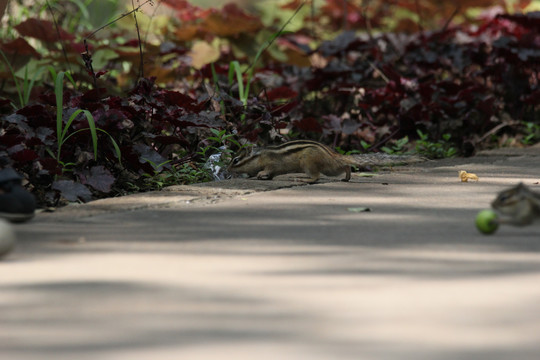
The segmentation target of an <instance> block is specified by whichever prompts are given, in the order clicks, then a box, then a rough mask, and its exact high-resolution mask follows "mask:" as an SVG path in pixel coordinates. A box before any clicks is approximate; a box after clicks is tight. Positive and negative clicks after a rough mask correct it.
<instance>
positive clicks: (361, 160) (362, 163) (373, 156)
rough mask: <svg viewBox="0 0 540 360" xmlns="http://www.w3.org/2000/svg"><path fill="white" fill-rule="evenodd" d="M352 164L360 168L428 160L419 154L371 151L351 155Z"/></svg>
mask: <svg viewBox="0 0 540 360" xmlns="http://www.w3.org/2000/svg"><path fill="white" fill-rule="evenodd" d="M350 159H352V165H356V166H358V167H360V168H370V167H377V166H390V165H409V164H415V163H420V162H424V161H427V159H426V158H424V157H422V156H418V155H390V154H386V153H369V154H355V155H350Z"/></svg>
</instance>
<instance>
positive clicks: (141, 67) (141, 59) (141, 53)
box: [131, 0, 144, 80]
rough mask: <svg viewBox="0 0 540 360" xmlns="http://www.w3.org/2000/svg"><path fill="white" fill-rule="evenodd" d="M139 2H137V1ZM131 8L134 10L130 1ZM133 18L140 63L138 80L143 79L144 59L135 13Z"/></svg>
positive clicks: (133, 5)
mask: <svg viewBox="0 0 540 360" xmlns="http://www.w3.org/2000/svg"><path fill="white" fill-rule="evenodd" d="M137 1H139V0H137ZM131 7H133V8H135V4H134V3H133V0H131ZM133 18H134V19H135V29H136V30H137V39H138V40H139V56H140V63H139V79H140V78H143V77H144V65H143V63H144V57H143V51H142V42H141V33H140V31H139V22H138V21H137V12H136V11H134V12H133ZM137 80H138V79H137Z"/></svg>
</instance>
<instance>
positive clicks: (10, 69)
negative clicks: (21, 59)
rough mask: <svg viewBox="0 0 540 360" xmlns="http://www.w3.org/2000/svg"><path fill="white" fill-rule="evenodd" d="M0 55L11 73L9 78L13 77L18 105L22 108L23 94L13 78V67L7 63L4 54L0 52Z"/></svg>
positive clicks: (15, 78)
mask: <svg viewBox="0 0 540 360" xmlns="http://www.w3.org/2000/svg"><path fill="white" fill-rule="evenodd" d="M0 55H2V57H3V58H4V61H5V63H6V65H7V67H8V69H9V72H10V73H11V76H12V77H13V82H14V83H15V89H17V94H18V95H19V103H20V105H21V107H24V99H23V94H22V92H21V90H20V88H19V82H18V81H17V77H16V76H15V72H14V71H13V67H11V64H10V63H9V61H8V58H7V56H6V54H4V52H3V51H2V50H0Z"/></svg>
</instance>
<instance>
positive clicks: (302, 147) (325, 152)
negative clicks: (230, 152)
mask: <svg viewBox="0 0 540 360" xmlns="http://www.w3.org/2000/svg"><path fill="white" fill-rule="evenodd" d="M412 159H413V157H411V156H396V155H387V154H378V153H373V154H359V155H341V154H339V153H337V152H335V151H334V150H332V149H331V148H329V147H328V146H326V145H323V144H321V143H318V142H316V141H311V140H296V141H290V142H287V143H284V144H281V145H276V146H269V147H267V148H264V149H260V150H256V151H254V152H253V153H251V154H248V153H247V152H246V151H245V150H244V151H241V152H240V153H239V154H238V156H236V157H235V158H234V159H233V160H232V161H231V163H230V165H229V167H228V170H229V171H230V172H233V173H246V174H248V175H249V176H257V178H258V179H272V178H273V177H274V176H277V175H281V174H288V173H296V172H303V173H306V174H308V175H309V176H310V177H311V181H312V182H315V181H317V180H318V179H319V176H320V174H321V173H322V174H324V175H327V176H337V175H339V174H342V173H345V179H343V180H344V181H349V179H350V177H351V166H359V167H363V168H365V167H369V166H382V165H389V164H395V163H409V162H414V161H412ZM414 159H415V160H416V161H417V159H419V158H414Z"/></svg>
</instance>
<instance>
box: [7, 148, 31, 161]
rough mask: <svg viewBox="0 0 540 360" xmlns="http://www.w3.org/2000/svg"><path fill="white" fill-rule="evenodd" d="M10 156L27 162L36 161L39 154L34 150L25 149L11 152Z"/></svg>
mask: <svg viewBox="0 0 540 360" xmlns="http://www.w3.org/2000/svg"><path fill="white" fill-rule="evenodd" d="M8 151H9V150H8ZM10 157H11V158H12V159H13V160H15V161H17V162H20V163H26V162H30V161H34V160H35V159H37V158H38V157H39V156H38V154H36V152H35V151H34V150H30V149H23V150H21V151H17V152H15V153H12V154H10Z"/></svg>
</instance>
